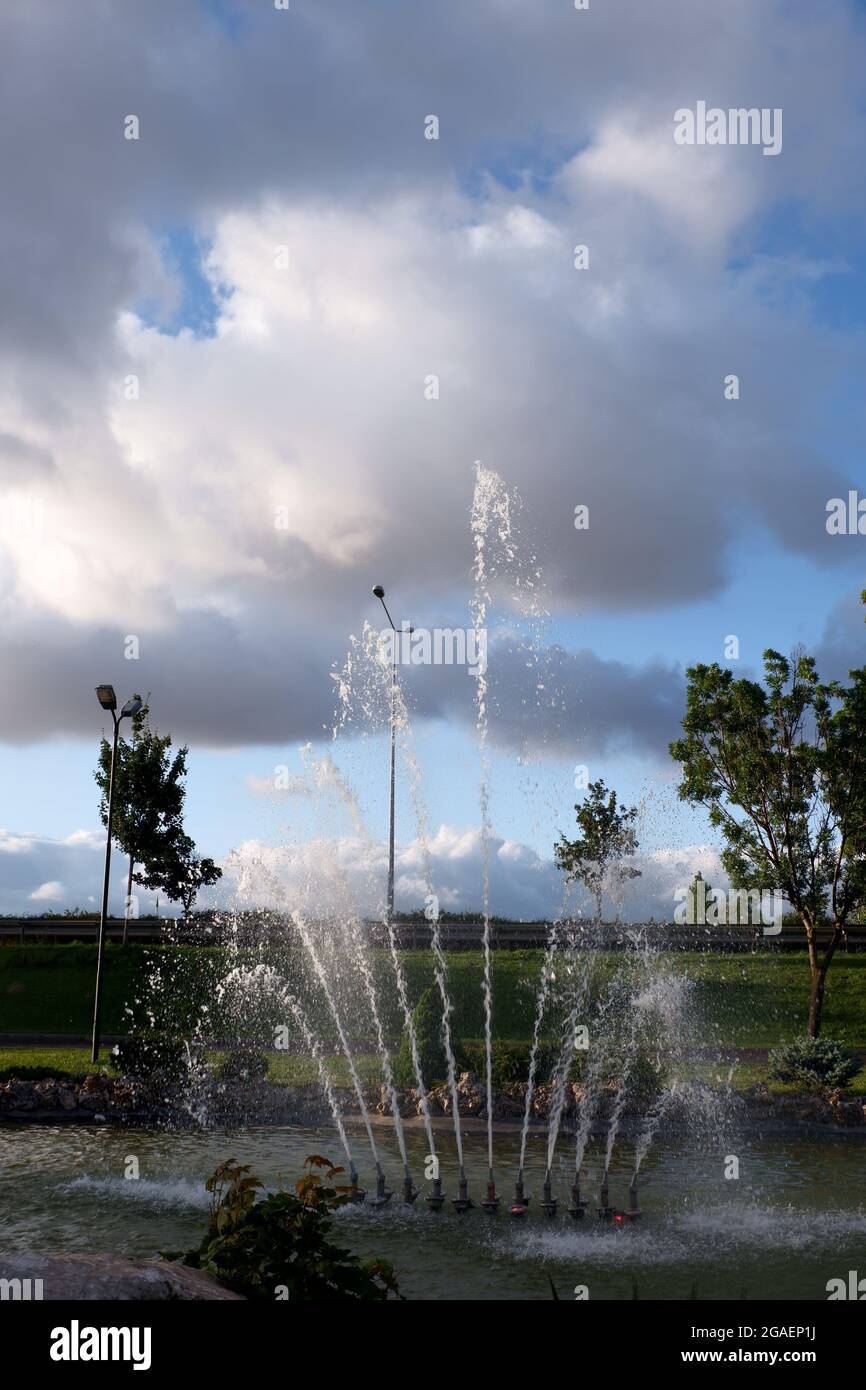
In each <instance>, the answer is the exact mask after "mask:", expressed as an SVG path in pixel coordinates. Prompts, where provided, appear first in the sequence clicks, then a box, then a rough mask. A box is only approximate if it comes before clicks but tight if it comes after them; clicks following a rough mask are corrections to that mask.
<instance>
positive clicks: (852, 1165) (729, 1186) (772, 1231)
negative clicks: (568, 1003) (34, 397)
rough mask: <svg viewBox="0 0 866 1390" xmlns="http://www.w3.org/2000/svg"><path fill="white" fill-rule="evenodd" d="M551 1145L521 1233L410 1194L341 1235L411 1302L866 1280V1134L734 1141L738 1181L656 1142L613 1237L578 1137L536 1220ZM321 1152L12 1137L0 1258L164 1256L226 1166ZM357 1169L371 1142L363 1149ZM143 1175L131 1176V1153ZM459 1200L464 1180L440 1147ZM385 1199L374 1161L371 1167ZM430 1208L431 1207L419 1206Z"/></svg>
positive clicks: (218, 1132)
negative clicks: (548, 1213) (376, 1262)
mask: <svg viewBox="0 0 866 1390" xmlns="http://www.w3.org/2000/svg"><path fill="white" fill-rule="evenodd" d="M377 1138H379V1142H380V1147H381V1151H382V1156H383V1163H384V1166H385V1170H386V1172H387V1174H388V1177H389V1181H390V1182H391V1184H392V1185H393V1186H394V1187H395V1188H398V1190H399V1175H400V1165H399V1160H398V1157H397V1151H396V1146H395V1145H394V1144H393V1140H392V1135H391V1132H390V1131H388V1130H383V1131H382V1133H381V1136H377ZM407 1141H408V1145H409V1153H410V1163H411V1165H412V1169H413V1172H414V1173H415V1174H416V1177H417V1175H420V1173H421V1172H422V1171H423V1157H424V1153H425V1151H426V1145H425V1143H424V1139H423V1135H421V1134H418V1133H416V1132H410V1133H409V1134H407ZM544 1141H545V1136H544V1135H543V1134H538V1135H530V1140H529V1155H528V1161H527V1165H526V1187H527V1191H528V1192H529V1193H531V1195H532V1203H531V1206H530V1212H529V1215H528V1216H527V1217H526V1218H525V1219H523V1220H519V1221H518V1220H512V1219H511V1218H509V1217H508V1216H507V1215H506V1214H505V1213H504V1212H500V1214H499V1216H498V1217H496V1218H490V1217H487V1216H485V1215H484V1213H483V1212H481V1211H480V1210H475V1211H472V1212H470V1213H468V1214H467V1215H465V1216H463V1217H458V1216H457V1215H456V1214H455V1213H454V1212H453V1211H452V1210H451V1208H450V1204H449V1206H448V1207H447V1208H446V1209H445V1210H443V1211H442V1212H441V1213H439V1214H438V1215H437V1214H434V1213H432V1212H430V1211H429V1210H428V1209H427V1208H426V1206H425V1205H424V1203H423V1200H422V1198H419V1199H418V1202H417V1204H416V1206H415V1207H414V1208H411V1209H410V1208H407V1207H405V1206H403V1205H402V1204H400V1203H399V1202H398V1200H397V1195H395V1197H394V1198H393V1199H392V1202H391V1204H390V1206H389V1207H387V1208H386V1209H385V1210H383V1211H374V1210H372V1209H370V1208H364V1207H351V1208H346V1209H344V1210H342V1211H341V1212H339V1213H337V1215H336V1217H335V1224H334V1232H333V1234H334V1235H336V1237H337V1238H338V1239H339V1240H340V1241H341V1242H342V1243H344V1244H345V1245H346V1246H348V1247H350V1248H351V1249H352V1250H354V1251H356V1252H357V1253H358V1254H361V1255H364V1256H372V1255H379V1256H383V1257H385V1258H387V1259H390V1260H391V1261H392V1262H393V1263H394V1265H395V1267H396V1270H397V1273H398V1278H399V1281H400V1286H401V1290H402V1292H403V1293H405V1294H406V1295H407V1296H408V1297H409V1298H412V1299H435V1300H459V1299H468V1300H511V1299H516V1300H521V1299H523V1300H526V1299H529V1300H548V1299H550V1298H551V1297H552V1294H551V1287H550V1281H551V1280H552V1281H553V1284H554V1285H555V1287H556V1289H557V1292H558V1294H559V1297H560V1298H563V1299H569V1298H573V1297H574V1289H575V1287H576V1286H577V1285H586V1286H587V1288H588V1291H589V1296H590V1298H592V1299H631V1298H633V1297H635V1296H637V1297H639V1298H646V1299H672V1300H682V1299H688V1298H690V1297H694V1296H695V1294H696V1295H697V1297H698V1298H699V1299H712V1298H719V1299H740V1298H745V1299H747V1300H752V1299H760V1300H783V1299H784V1300H787V1299H795V1300H811V1299H819V1300H824V1299H826V1297H827V1294H826V1284H827V1281H828V1280H829V1279H831V1278H837V1277H843V1278H845V1277H847V1273H848V1271H849V1270H851V1269H858V1270H859V1271H860V1272H861V1274H866V1140H864V1138H863V1137H862V1136H857V1135H853V1134H852V1135H850V1136H848V1135H839V1136H827V1137H818V1138H811V1137H809V1138H804V1137H797V1138H768V1137H767V1138H762V1139H760V1140H755V1139H754V1138H752V1139H750V1140H749V1141H748V1142H747V1141H745V1140H739V1141H736V1142H735V1143H734V1144H732V1145H730V1146H728V1150H727V1152H728V1153H729V1154H730V1153H733V1154H735V1156H736V1157H737V1158H738V1160H739V1171H740V1176H739V1178H738V1179H736V1180H726V1179H725V1177H724V1168H725V1154H723V1153H721V1152H714V1151H712V1149H711V1147H710V1149H708V1146H707V1145H706V1144H703V1143H694V1142H691V1143H690V1141H689V1140H688V1139H687V1138H686V1137H684V1138H683V1139H682V1140H681V1141H678V1140H673V1139H671V1138H667V1139H665V1140H663V1141H660V1142H659V1143H658V1146H657V1147H656V1148H654V1150H653V1151H652V1152H651V1153H650V1156H649V1158H648V1159H647V1160H646V1164H645V1172H644V1174H643V1178H644V1180H643V1183H642V1186H641V1194H640V1196H641V1207H642V1209H643V1212H644V1217H643V1220H642V1222H641V1224H640V1225H639V1226H637V1227H635V1228H625V1229H623V1228H614V1227H611V1226H608V1225H606V1224H603V1223H601V1222H600V1221H599V1220H598V1219H597V1217H596V1215H595V1211H594V1206H595V1202H596V1198H597V1179H598V1173H599V1161H598V1153H597V1152H596V1153H593V1151H592V1148H591V1149H590V1154H589V1156H588V1159H587V1165H586V1173H585V1176H586V1182H585V1184H584V1195H585V1196H588V1197H589V1198H590V1200H591V1205H590V1207H589V1209H588V1212H587V1216H586V1217H585V1219H584V1220H583V1222H580V1223H574V1222H572V1220H571V1218H570V1217H569V1216H568V1215H567V1213H566V1212H565V1211H564V1208H565V1207H566V1206H567V1204H568V1184H569V1181H570V1172H569V1168H568V1160H569V1154H568V1144H567V1139H566V1140H565V1142H564V1144H563V1150H562V1157H561V1159H558V1160H557V1165H556V1167H555V1169H554V1190H555V1195H557V1196H558V1197H559V1198H560V1203H561V1208H562V1210H563V1214H562V1215H561V1216H558V1217H556V1218H555V1219H554V1220H552V1221H550V1220H548V1219H547V1218H546V1217H545V1216H544V1215H543V1213H542V1212H541V1210H540V1209H539V1207H538V1204H539V1202H540V1199H541V1184H542V1181H543V1169H544V1157H543V1154H544ZM465 1143H466V1168H467V1174H468V1177H469V1180H470V1193H471V1194H472V1195H474V1196H475V1197H476V1199H478V1198H480V1197H481V1196H482V1194H483V1181H484V1177H485V1172H486V1141H485V1138H484V1136H483V1135H482V1134H474V1133H473V1134H468V1135H467V1136H466V1140H465ZM515 1145H516V1137H515V1136H514V1135H513V1134H510V1133H509V1134H497V1136H496V1147H495V1157H496V1162H497V1165H498V1166H497V1174H498V1181H499V1187H500V1192H501V1194H502V1195H503V1196H509V1195H510V1192H511V1184H512V1183H513V1178H514V1166H515ZM309 1153H322V1154H324V1155H325V1156H328V1157H333V1158H334V1160H335V1161H337V1160H338V1158H339V1153H338V1146H337V1144H336V1142H335V1135H334V1133H333V1130H331V1129H324V1128H321V1129H318V1128H317V1129H313V1128H304V1127H299V1126H295V1125H292V1126H275V1125H268V1126H260V1127H253V1128H244V1129H237V1128H235V1129H218V1128H215V1129H209V1130H206V1131H200V1130H199V1131H191V1130H190V1131H181V1132H173V1131H167V1130H154V1129H136V1128H122V1129H121V1128H116V1127H113V1126H109V1125H93V1126H90V1125H88V1126H82V1125H78V1124H75V1125H65V1126H56V1127H55V1126H41V1125H37V1126H34V1125H4V1126H2V1127H0V1249H2V1250H4V1251H13V1250H15V1251H24V1250H44V1251H95V1250H106V1251H114V1252H117V1253H124V1254H137V1255H154V1254H156V1253H157V1252H159V1251H161V1250H177V1249H184V1248H187V1247H188V1246H191V1245H193V1244H196V1243H197V1242H198V1239H199V1237H200V1235H201V1232H202V1229H203V1226H204V1223H205V1219H206V1214H207V1194H206V1193H205V1190H204V1179H205V1178H206V1177H207V1176H208V1174H209V1173H210V1172H211V1171H212V1170H213V1169H214V1167H215V1166H216V1165H217V1163H219V1162H220V1161H221V1160H222V1159H224V1158H227V1157H235V1158H237V1159H238V1160H239V1161H241V1162H245V1163H251V1164H252V1165H253V1168H254V1170H255V1171H256V1172H257V1173H258V1174H259V1175H260V1176H261V1177H262V1178H263V1179H264V1180H265V1181H266V1182H267V1183H268V1184H269V1185H277V1183H278V1182H279V1181H280V1180H282V1181H283V1182H284V1183H285V1184H287V1185H288V1184H291V1183H293V1182H294V1180H295V1179H296V1178H297V1176H298V1175H299V1173H300V1171H301V1166H302V1163H303V1160H304V1158H305V1157H306V1156H307V1154H309ZM357 1153H358V1155H361V1153H362V1148H361V1136H359V1137H358V1140H357ZM129 1155H134V1156H135V1157H137V1159H138V1161H139V1170H140V1177H139V1178H138V1179H127V1178H124V1176H123V1174H124V1166H125V1161H126V1158H127V1156H129ZM441 1159H442V1165H443V1167H442V1174H443V1183H444V1187H445V1190H446V1192H447V1194H448V1196H449V1197H451V1196H454V1195H456V1174H455V1171H454V1167H453V1164H452V1162H451V1152H450V1147H449V1145H448V1143H447V1140H446V1139H445V1137H444V1136H443V1138H442V1140H441ZM630 1160H631V1155H630V1152H629V1150H628V1149H627V1148H625V1149H624V1151H623V1152H622V1153H621V1154H620V1155H619V1161H616V1160H615V1161H614V1163H613V1165H612V1168H611V1200H612V1202H613V1203H614V1204H615V1205H617V1206H625V1205H626V1203H627V1191H626V1186H627V1181H628V1175H629V1172H630ZM359 1169H360V1172H361V1180H362V1183H366V1184H367V1185H368V1186H370V1187H371V1186H372V1174H371V1169H370V1164H369V1162H364V1161H363V1159H361V1160H360V1161H359ZM422 1195H423V1194H422Z"/></svg>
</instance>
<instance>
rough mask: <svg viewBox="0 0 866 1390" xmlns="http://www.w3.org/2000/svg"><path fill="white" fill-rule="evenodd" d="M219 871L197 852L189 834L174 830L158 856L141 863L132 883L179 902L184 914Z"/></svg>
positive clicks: (218, 874) (220, 871)
mask: <svg viewBox="0 0 866 1390" xmlns="http://www.w3.org/2000/svg"><path fill="white" fill-rule="evenodd" d="M222 872H223V871H222V869H220V868H218V867H217V866H216V864H215V863H214V861H213V860H212V859H205V858H203V857H202V856H201V855H199V854H198V853H197V851H196V847H195V842H194V841H193V840H192V839H190V837H189V835H186V834H184V833H183V831H182V830H176V831H175V832H174V833H173V834H171V835H170V836H168V837H167V839H166V840H165V842H164V843H163V845H162V846H161V847H160V849H159V852H158V854H157V855H156V856H155V857H154V858H152V859H149V860H146V861H145V864H144V866H143V868H142V871H141V874H140V875H139V877H138V878H137V879H136V882H138V883H141V884H143V886H144V887H145V888H150V889H152V890H153V889H155V890H158V891H160V892H162V893H164V894H165V896H166V897H167V898H170V899H171V900H172V902H180V903H181V904H182V906H183V910H184V912H191V911H192V909H193V905H194V903H195V900H196V897H197V896H198V893H199V890H200V889H202V888H207V887H210V885H211V884H213V883H216V882H217V880H218V879H220V878H222Z"/></svg>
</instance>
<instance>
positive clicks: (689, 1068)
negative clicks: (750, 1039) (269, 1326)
mask: <svg viewBox="0 0 866 1390" xmlns="http://www.w3.org/2000/svg"><path fill="white" fill-rule="evenodd" d="M224 1055H225V1054H224V1053H220V1052H210V1053H208V1054H207V1057H208V1061H213V1062H216V1061H219V1059H220V1058H221V1057H222V1056H224ZM354 1061H355V1065H356V1067H357V1069H358V1073H359V1075H360V1077H361V1080H362V1082H365V1083H366V1082H369V1083H376V1082H379V1081H381V1080H382V1071H381V1066H380V1062H379V1058H378V1057H377V1056H376V1054H375V1053H360V1054H358V1055H357V1056H356V1057H355V1058H354ZM728 1067H729V1064H727V1063H724V1064H722V1065H721V1066H720V1065H719V1064H718V1063H715V1062H709V1061H702V1060H693V1061H690V1062H689V1063H688V1064H687V1065H686V1066H685V1067H684V1068H683V1069H682V1071H681V1073H680V1075H681V1077H682V1079H683V1080H700V1081H704V1082H706V1083H707V1085H709V1086H723V1085H725V1084H726V1083H727V1079H728ZM99 1069H100V1070H101V1071H106V1072H108V1073H109V1074H110V1075H114V1074H115V1069H114V1065H113V1059H112V1056H111V1053H110V1052H109V1050H108V1049H103V1050H102V1051H101V1052H100V1054H99ZM93 1070H94V1068H93V1067H92V1066H91V1065H90V1049H89V1048H87V1047H78V1048H76V1047H5V1048H0V1082H3V1081H8V1080H9V1079H10V1077H13V1076H15V1077H22V1078H24V1079H26V1080H30V1081H39V1080H42V1079H43V1078H44V1077H49V1076H52V1077H57V1078H66V1079H69V1080H79V1079H80V1078H81V1077H83V1076H86V1075H87V1073H88V1072H90V1071H93ZM328 1070H329V1072H330V1075H331V1079H332V1080H333V1082H334V1084H335V1085H336V1086H343V1087H346V1088H349V1087H350V1086H351V1077H350V1075H349V1067H348V1064H347V1062H346V1059H345V1057H342V1056H332V1057H329V1058H328ZM318 1079H319V1073H318V1068H317V1066H316V1063H315V1062H314V1061H313V1059H312V1058H311V1057H298V1056H289V1055H287V1054H285V1053H282V1054H281V1053H272V1054H271V1055H270V1057H269V1065H268V1080H269V1081H274V1082H276V1083H277V1084H279V1085H284V1086H301V1085H304V1084H306V1083H309V1082H317V1081H318ZM766 1080H767V1074H766V1066H765V1065H764V1063H763V1062H762V1061H757V1060H755V1059H753V1058H752V1059H749V1060H745V1061H739V1062H737V1064H736V1066H735V1069H734V1073H733V1076H732V1078H731V1085H732V1086H733V1088H734V1090H737V1091H743V1090H746V1089H747V1088H748V1087H749V1086H752V1085H754V1084H755V1083H756V1082H759V1081H766ZM769 1085H770V1090H771V1091H773V1092H775V1093H776V1094H777V1095H787V1094H795V1093H796V1092H797V1090H798V1088H797V1087H796V1086H788V1085H784V1084H783V1083H781V1082H776V1081H774V1082H770V1083H769ZM847 1094H848V1095H849V1096H857V1095H861V1096H866V1067H864V1069H863V1071H862V1072H861V1073H860V1074H859V1076H855V1078H854V1080H853V1081H852V1082H851V1084H850V1086H849V1087H848V1090H847Z"/></svg>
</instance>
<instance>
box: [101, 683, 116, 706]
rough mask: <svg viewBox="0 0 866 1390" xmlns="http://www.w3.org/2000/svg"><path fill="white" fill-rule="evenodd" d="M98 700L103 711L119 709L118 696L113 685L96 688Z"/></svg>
mask: <svg viewBox="0 0 866 1390" xmlns="http://www.w3.org/2000/svg"><path fill="white" fill-rule="evenodd" d="M96 698H97V700H98V701H99V703H100V704H101V705H102V708H103V709H112V710H114V709H117V696H116V695H115V693H114V686H113V685H98V686H97V687H96Z"/></svg>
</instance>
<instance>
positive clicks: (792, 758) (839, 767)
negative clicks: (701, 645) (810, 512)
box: [670, 648, 866, 1037]
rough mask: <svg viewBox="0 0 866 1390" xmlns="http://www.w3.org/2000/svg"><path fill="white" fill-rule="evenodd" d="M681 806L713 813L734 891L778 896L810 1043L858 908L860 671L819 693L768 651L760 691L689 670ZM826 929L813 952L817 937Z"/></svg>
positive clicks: (797, 659) (863, 681) (865, 732)
mask: <svg viewBox="0 0 866 1390" xmlns="http://www.w3.org/2000/svg"><path fill="white" fill-rule="evenodd" d="M686 676H687V678H688V685H687V695H686V712H685V716H684V718H683V737H682V738H680V739H677V740H676V742H674V743H672V744H671V745H670V751H671V754H672V756H673V757H674V758H675V759H676V761H677V762H679V763H681V764H682V780H681V782H680V786H679V789H678V790H679V796H680V799H681V800H683V801H688V802H690V803H691V804H692V805H696V806H704V807H705V808H706V809H707V810H708V811H709V817H710V823H711V824H712V825H713V826H714V827H715V828H716V829H717V830H719V831H721V834H722V836H723V839H724V841H725V848H724V849H723V851H722V864H723V865H724V867H725V870H726V871H727V874H728V877H729V878H730V880H731V883H732V884H733V886H734V888H736V889H745V890H746V891H748V892H758V893H761V892H764V891H768V890H772V891H774V892H779V893H781V894H782V895H783V897H784V898H786V899H787V901H788V902H789V903H790V904H791V906H792V907H793V908H794V910H795V911H796V913H797V916H798V917H799V919H800V921H801V922H802V924H803V929H804V931H805V935H806V944H807V947H808V952H809V973H810V984H811V990H810V999H809V1021H808V1030H807V1031H808V1033H809V1036H810V1037H818V1035H819V1033H820V1032H821V1019H822V1014H823V1008H824V994H825V990H826V984H827V972H828V970H829V968H830V964H831V962H832V960H833V957H834V955H835V953H836V949H837V947H838V946H839V944H840V942H841V941H842V940H843V938H844V937H845V934H846V931H847V927H848V923H849V922H850V921H851V920H852V918H853V916H854V914H855V913H856V912H857V911H858V910H859V909H860V908H861V907H862V906H863V905H864V903H866V830H864V825H866V666H864V667H861V668H860V669H859V670H856V671H851V672H849V676H850V682H851V683H850V685H847V686H845V685H843V684H841V682H839V681H830V682H828V683H826V684H825V683H822V682H821V681H820V680H819V678H818V672H817V669H816V665H815V661H814V659H813V658H812V657H810V656H806V655H805V654H803V653H802V652H800V653H795V655H794V657H792V659H791V660H787V659H786V658H785V657H783V656H781V655H780V654H779V652H776V651H773V650H772V649H771V648H768V649H767V650H766V651H765V652H764V684H763V685H759V684H758V683H757V682H756V681H752V680H747V679H734V675H733V672H732V671H731V670H730V669H729V668H722V667H721V666H719V665H718V663H717V662H714V663H713V664H712V665H711V666H705V665H703V664H701V665H698V666H692V667H690V668H689V669H688V670H687V672H686ZM825 920H827V921H829V922H830V924H831V926H832V932H831V935H830V939H829V942H828V943H827V945H826V947H824V948H823V954H822V950H821V949H819V943H818V937H817V929H818V927H819V926H820V925H821V923H822V922H823V921H825Z"/></svg>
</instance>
